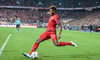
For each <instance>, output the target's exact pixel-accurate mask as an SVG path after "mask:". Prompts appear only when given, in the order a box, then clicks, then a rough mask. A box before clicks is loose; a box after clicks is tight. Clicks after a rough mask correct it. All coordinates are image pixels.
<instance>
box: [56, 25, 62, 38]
mask: <svg viewBox="0 0 100 60" xmlns="http://www.w3.org/2000/svg"><path fill="white" fill-rule="evenodd" d="M58 26H59V35H58V38H57V39H60V38H61V32H62V25H61V24H58Z"/></svg>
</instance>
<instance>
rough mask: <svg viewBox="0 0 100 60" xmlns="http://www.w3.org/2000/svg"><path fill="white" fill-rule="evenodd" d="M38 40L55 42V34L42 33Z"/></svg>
mask: <svg viewBox="0 0 100 60" xmlns="http://www.w3.org/2000/svg"><path fill="white" fill-rule="evenodd" d="M40 38H41V39H42V40H47V39H50V38H51V39H52V41H56V40H57V36H56V33H55V32H47V31H46V32H44V33H42V34H41V35H40Z"/></svg>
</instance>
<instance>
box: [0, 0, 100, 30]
mask: <svg viewBox="0 0 100 60" xmlns="http://www.w3.org/2000/svg"><path fill="white" fill-rule="evenodd" d="M51 5H55V6H56V7H57V14H58V15H59V17H60V20H61V22H62V26H63V29H64V30H78V31H86V32H100V0H0V26H3V27H5V26H6V27H15V21H16V19H17V18H18V17H19V18H20V19H21V21H22V23H21V26H22V27H26V26H27V27H35V28H46V27H47V23H48V21H49V18H50V15H48V14H47V12H48V11H49V10H48V7H49V6H51Z"/></svg>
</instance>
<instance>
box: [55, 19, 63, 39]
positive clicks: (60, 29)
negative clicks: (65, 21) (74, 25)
mask: <svg viewBox="0 0 100 60" xmlns="http://www.w3.org/2000/svg"><path fill="white" fill-rule="evenodd" d="M55 21H56V23H57V24H58V27H59V35H58V37H57V39H60V38H61V32H62V25H61V21H60V18H59V17H56V18H55Z"/></svg>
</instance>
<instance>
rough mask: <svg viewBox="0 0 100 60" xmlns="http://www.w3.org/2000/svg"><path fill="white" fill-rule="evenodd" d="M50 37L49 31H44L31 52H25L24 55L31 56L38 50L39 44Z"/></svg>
mask: <svg viewBox="0 0 100 60" xmlns="http://www.w3.org/2000/svg"><path fill="white" fill-rule="evenodd" d="M47 39H49V37H48V33H47V32H44V33H43V34H41V35H40V37H39V38H38V39H37V40H36V42H35V43H34V45H33V47H32V50H31V52H30V53H29V54H28V53H23V55H24V56H26V57H28V58H31V54H32V53H33V52H34V51H36V49H37V48H38V46H39V44H40V43H41V42H43V41H45V40H47Z"/></svg>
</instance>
